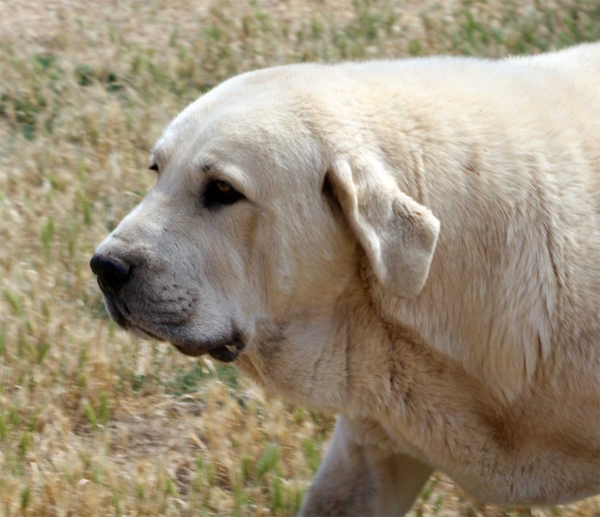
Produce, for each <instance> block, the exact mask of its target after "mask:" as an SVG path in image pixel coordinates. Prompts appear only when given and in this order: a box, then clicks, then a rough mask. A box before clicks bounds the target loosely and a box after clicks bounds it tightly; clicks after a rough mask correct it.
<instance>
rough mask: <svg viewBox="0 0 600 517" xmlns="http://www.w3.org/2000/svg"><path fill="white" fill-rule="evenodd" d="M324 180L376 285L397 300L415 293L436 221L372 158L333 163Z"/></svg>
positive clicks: (437, 226) (436, 231)
mask: <svg viewBox="0 0 600 517" xmlns="http://www.w3.org/2000/svg"><path fill="white" fill-rule="evenodd" d="M325 181H326V182H329V183H330V187H329V186H328V188H330V190H331V193H332V195H334V196H335V197H336V199H337V201H338V203H339V205H340V207H341V209H342V212H343V213H344V216H345V217H346V219H347V220H348V223H349V225H350V228H351V229H352V231H353V232H354V234H355V235H356V238H357V239H358V241H359V243H360V244H361V245H362V247H363V248H364V250H365V252H366V255H367V258H368V260H369V263H370V265H371V267H372V268H373V271H374V273H375V276H376V277H377V279H378V280H379V281H380V282H381V284H383V286H385V287H386V288H388V289H389V290H390V291H391V292H393V293H395V294H396V296H399V297H401V298H411V297H413V296H416V295H417V294H419V292H421V290H422V289H423V286H424V285H425V281H426V280H427V275H428V274H429V266H430V265H431V260H432V258H433V252H434V250H435V246H436V242H437V238H438V234H439V231H440V221H439V220H438V219H437V218H436V217H435V216H434V215H433V214H432V213H431V211H430V210H429V209H427V208H426V207H424V206H423V205H421V204H419V203H417V202H416V201H415V200H414V199H412V198H411V197H409V196H407V195H406V194H405V193H404V192H402V191H401V190H400V189H399V188H398V186H397V184H396V182H395V181H394V179H393V177H392V175H391V174H390V173H389V171H388V170H387V169H386V167H385V165H384V164H383V163H381V162H380V161H379V160H378V159H376V158H373V157H368V156H361V157H359V158H354V159H350V158H348V159H346V158H344V159H336V160H334V161H333V163H332V164H331V167H330V168H329V170H328V172H327V177H326V179H325Z"/></svg>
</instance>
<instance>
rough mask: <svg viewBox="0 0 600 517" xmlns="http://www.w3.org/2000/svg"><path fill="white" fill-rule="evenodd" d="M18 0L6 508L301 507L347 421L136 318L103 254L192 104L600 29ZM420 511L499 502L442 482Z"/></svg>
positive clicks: (3, 83) (434, 8)
mask: <svg viewBox="0 0 600 517" xmlns="http://www.w3.org/2000/svg"><path fill="white" fill-rule="evenodd" d="M48 5H51V7H48V6H47V5H46V4H42V2H36V3H33V4H32V3H31V2H24V1H23V0H4V1H3V2H2V3H0V10H1V12H2V14H1V17H2V21H3V28H2V31H1V32H0V242H1V245H0V381H1V382H0V515H6V516H16V515H30V516H59V515H114V516H118V515H123V516H125V515H138V516H143V515H169V516H175V515H177V516H179V515H181V516H188V515H292V514H294V513H295V512H296V511H297V509H298V507H299V505H300V504H301V501H302V497H303V495H304V493H305V491H306V489H307V486H308V484H309V481H310V479H311V478H312V476H313V474H314V472H315V471H316V469H317V468H318V465H319V462H320V460H321V457H322V454H323V451H324V450H325V448H326V444H327V440H328V436H329V433H330V431H331V428H332V424H333V417H332V416H331V415H319V414H315V413H313V412H310V411H306V410H304V409H302V408H295V407H290V406H288V405H286V404H284V403H283V402H282V401H280V400H279V399H278V398H277V397H275V396H272V395H270V394H266V393H263V392H261V391H260V390H258V389H257V388H256V387H255V386H253V385H252V384H251V383H250V382H249V381H248V380H247V379H245V378H244V377H241V376H238V374H237V372H236V370H235V369H234V368H232V367H230V366H221V365H218V364H216V363H213V362H211V361H210V360H208V359H200V360H192V359H189V358H185V357H183V356H181V355H179V354H178V353H177V352H176V351H175V350H173V349H172V348H171V347H169V346H168V345H166V344H163V343H155V342H143V341H140V340H138V339H137V338H135V337H133V336H130V335H128V334H126V333H124V332H122V331H121V330H119V329H117V327H116V326H115V325H114V323H112V322H110V321H109V320H108V318H107V316H106V313H105V311H104V309H103V307H102V302H101V299H100V295H99V291H98V288H97V286H96V285H95V282H94V279H93V278H92V275H91V273H90V271H89V267H88V261H89V258H90V256H91V254H92V252H93V250H94V248H95V246H96V245H97V244H98V243H99V242H100V241H101V240H102V239H103V238H104V236H105V235H106V233H107V232H108V231H110V230H112V229H113V228H114V227H115V225H116V224H117V223H118V221H119V220H120V218H121V217H123V216H124V215H125V214H126V213H127V212H128V211H129V210H130V209H131V208H132V207H133V206H134V205H135V204H136V203H137V202H138V201H139V200H140V199H141V197H142V196H143V194H144V192H145V191H146V190H147V189H148V188H149V187H150V186H151V185H152V183H153V176H152V174H150V173H148V172H147V171H146V170H145V169H146V167H147V158H148V154H149V149H150V148H151V146H152V144H153V143H154V140H155V139H156V138H157V137H158V135H159V134H160V131H161V130H162V128H163V127H164V126H165V124H167V123H168V121H169V120H170V119H171V118H172V117H173V116H174V115H175V114H176V113H177V112H178V111H179V110H180V109H182V108H183V107H184V106H185V105H186V104H187V103H188V102H190V101H191V100H193V99H195V98H196V97H198V96H199V95H200V94H202V93H203V92H205V91H206V90H208V89H209V88H211V87H213V86H215V85H216V84H218V83H219V82H220V81H222V80H223V79H225V78H227V77H229V76H231V75H232V74H236V73H239V72H242V71H245V70H251V69H255V68H258V67H264V66H268V65H276V64H283V63H290V62H298V61H306V60H315V61H324V62H333V61H338V60H340V59H365V58H379V57H388V58H389V57H400V56H418V55H430V54H434V53H451V54H467V55H477V56H490V57H501V56H505V55H507V54H511V53H522V52H539V51H544V50H551V49H556V48H560V47H564V46H566V45H569V44H572V43H576V42H581V41H588V40H597V39H599V38H600V2H599V1H598V0H569V1H567V0H552V1H550V2H545V1H544V2H542V0H536V1H533V2H526V3H523V2H520V1H517V0H462V1H460V0H456V1H450V0H448V1H441V0H440V1H439V2H437V3H436V2H428V3H427V6H426V7H425V4H424V3H423V4H420V3H419V2H412V1H405V2H404V1H391V0H390V1H380V2H375V1H366V0H355V1H354V2H349V1H347V2H344V1H342V0H337V1H335V0H334V1H332V2H327V3H323V2H316V1H314V0H293V1H291V2H289V3H286V4H285V5H280V4H279V3H276V2H269V1H267V0H265V1H255V2H249V3H247V4H245V3H242V2H234V1H233V0H231V1H230V2H225V1H224V2H220V3H210V2H209V1H208V0H206V1H204V2H192V1H191V0H179V1H177V2H163V1H159V0H157V1H152V2H137V1H135V0H122V1H119V2H112V3H106V2H94V3H90V2H83V0H60V1H57V2H52V3H51V4H48ZM413 514H414V515H423V516H430V515H521V514H523V515H537V516H541V515H569V516H573V515H581V516H584V515H585V516H590V515H598V514H600V500H599V499H598V498H596V499H590V500H588V501H585V502H582V503H580V504H579V505H570V506H566V507H560V508H554V509H544V510H533V512H532V513H529V512H526V511H523V512H520V511H517V510H507V509H501V508H495V507H488V506H483V505H480V504H478V503H477V502H475V501H473V500H472V499H470V498H469V497H468V496H467V495H466V494H464V493H463V492H462V491H461V490H460V489H458V488H456V487H455V486H454V485H453V484H452V483H451V482H450V481H449V480H448V479H447V478H445V477H444V476H442V475H439V474H436V475H435V476H434V477H432V479H431V480H430V482H429V483H428V485H427V486H426V487H425V489H424V491H423V493H422V496H421V498H420V499H419V501H418V503H417V504H416V506H415V508H414V509H413Z"/></svg>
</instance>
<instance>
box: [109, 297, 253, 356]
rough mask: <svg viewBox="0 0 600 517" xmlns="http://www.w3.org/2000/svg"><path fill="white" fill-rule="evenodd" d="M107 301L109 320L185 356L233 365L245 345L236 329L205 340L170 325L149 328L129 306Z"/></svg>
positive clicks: (111, 300)
mask: <svg viewBox="0 0 600 517" xmlns="http://www.w3.org/2000/svg"><path fill="white" fill-rule="evenodd" d="M104 301H105V304H106V308H107V310H108V313H109V315H110V317H111V318H112V319H113V320H114V321H115V323H116V324H117V325H119V326H120V327H121V328H123V329H125V330H127V331H128V332H131V333H132V334H135V335H137V336H139V337H142V338H146V339H156V340H158V341H167V342H169V343H171V344H172V345H174V346H175V348H176V349H177V350H179V351H180V352H181V353H182V354H184V355H188V356H191V357H199V356H202V355H205V354H208V355H210V356H211V357H212V358H213V359H216V360H217V361H221V362H224V363H232V362H233V361H235V360H236V359H237V358H238V357H239V356H240V355H241V354H242V352H243V350H244V348H245V346H246V344H245V340H244V338H243V336H242V334H241V332H239V331H238V330H233V331H232V332H231V333H230V335H229V336H227V337H222V338H219V339H209V340H203V341H200V340H197V339H189V338H187V336H185V335H182V334H184V333H182V331H181V326H176V327H175V329H170V328H169V326H167V325H163V326H162V327H161V328H160V329H150V328H148V327H147V326H145V325H141V324H140V323H139V322H137V321H136V320H134V318H133V317H132V314H131V312H130V310H129V308H128V307H127V306H126V305H123V307H120V306H119V305H118V304H117V303H116V302H115V300H113V299H112V298H110V297H109V296H105V297H104Z"/></svg>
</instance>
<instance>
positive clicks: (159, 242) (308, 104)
mask: <svg viewBox="0 0 600 517" xmlns="http://www.w3.org/2000/svg"><path fill="white" fill-rule="evenodd" d="M326 70H327V69H326V68H321V67H319V68H314V69H311V68H310V67H302V66H300V67H292V68H289V67H285V68H282V69H272V70H266V71H261V72H255V73H252V74H246V75H243V76H239V77H237V78H234V79H232V80H230V81H228V82H226V83H224V84H223V85H221V86H219V87H218V88H216V89H215V90H213V91H212V92H210V93H208V94H206V95H205V96H203V97H202V98H200V99H199V100H198V101H196V102H195V103H193V104H191V105H190V106H189V107H188V108H187V109H185V110H184V111H183V112H182V113H181V114H180V115H179V116H178V117H177V118H175V120H174V121H173V122H172V123H171V124H170V126H169V127H168V128H167V129H166V131H165V132H164V134H163V135H162V137H161V138H160V140H159V141H158V143H157V144H156V146H155V148H154V151H153V154H152V158H151V160H152V161H151V168H152V169H154V170H155V171H156V174H157V183H156V186H155V187H154V188H153V189H152V190H151V191H150V192H149V193H148V194H147V196H146V197H145V199H144V200H143V201H142V202H141V203H140V204H139V206H137V207H136V208H135V209H134V210H133V211H132V212H131V213H130V214H129V215H128V216H127V217H125V218H124V219H123V221H122V222H121V223H120V224H119V226H118V227H117V228H116V229H115V230H114V231H113V232H112V233H111V234H110V235H109V236H108V237H107V238H106V239H105V240H104V242H103V243H102V244H101V245H100V246H99V247H98V249H97V250H96V253H95V255H94V257H93V258H92V262H91V266H92V269H93V270H94V272H95V273H96V274H97V276H98V282H99V284H100V287H101V288H102V292H103V294H104V298H105V301H106V306H107V308H108V310H109V312H110V314H111V316H112V317H113V318H114V320H115V321H116V322H117V323H119V324H120V325H121V326H123V327H124V328H126V329H131V330H134V331H137V332H140V333H142V334H145V335H149V336H152V337H157V338H160V339H163V340H168V341H170V342H172V343H173V344H174V345H175V346H176V347H177V348H178V349H179V350H181V351H182V352H184V353H186V354H190V355H199V354H203V353H208V354H210V355H212V356H213V357H215V358H217V359H220V360H223V361H233V360H235V359H236V358H237V357H238V356H240V355H242V354H245V353H246V352H248V351H249V350H251V349H253V348H256V347H257V346H259V345H260V342H261V341H265V340H267V341H269V342H270V343H271V344H272V346H277V347H285V351H282V352H284V353H285V354H297V355H296V357H297V358H298V359H299V360H301V357H302V354H303V353H306V351H307V350H313V351H314V350H315V347H328V346H330V343H329V341H330V340H331V339H333V336H332V334H331V329H329V328H328V321H329V320H330V319H331V315H332V314H333V312H334V311H335V307H336V304H337V303H338V301H339V299H340V297H342V296H344V295H345V293H347V291H348V289H350V288H351V286H352V285H353V284H354V283H355V282H356V279H357V275H358V274H359V269H360V268H359V267H357V265H358V262H359V261H360V260H363V258H365V259H366V262H367V263H368V267H369V268H370V270H371V271H372V273H373V278H375V279H376V280H377V281H379V282H380V283H382V284H383V285H384V286H386V287H387V288H389V290H390V291H392V292H393V293H395V294H396V295H397V296H400V297H411V296H414V295H416V294H417V293H418V292H419V291H420V290H421V288H422V287H423V285H424V283H425V280H426V278H427V274H428V270H429V265H430V262H431V258H432V254H433V251H434V248H435V244H436V239H437V235H438V231H439V222H438V220H437V219H436V218H435V217H434V216H433V215H432V214H431V213H430V212H429V211H428V210H427V209H426V208H424V207H423V206H421V205H420V204H418V203H417V202H416V201H414V200H413V199H412V198H411V197H409V196H407V195H405V194H404V193H403V192H402V191H401V190H400V189H399V188H398V186H397V184H396V182H395V181H394V178H393V174H392V173H391V172H390V170H389V168H388V167H387V166H386V165H385V163H384V160H383V159H382V158H381V156H379V155H378V153H377V147H376V142H375V141H374V140H373V139H372V138H371V135H370V133H369V130H368V125H366V124H364V123H358V124H357V123H356V121H355V120H354V119H353V117H354V114H353V113H351V112H350V110H352V109H356V108H352V107H351V106H346V105H345V104H344V103H343V102H341V101H340V99H337V98H336V95H335V93H331V92H330V88H329V86H328V82H329V81H331V80H334V79H332V78H327V79H326V80H322V81H320V82H319V81H316V77H315V75H314V74H317V75H318V74H319V73H325V71H326ZM357 100H360V99H357ZM344 110H346V111H344ZM272 346H271V348H270V350H272ZM298 354H300V355H298Z"/></svg>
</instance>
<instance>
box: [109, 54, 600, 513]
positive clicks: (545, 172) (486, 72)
mask: <svg viewBox="0 0 600 517" xmlns="http://www.w3.org/2000/svg"><path fill="white" fill-rule="evenodd" d="M599 85H600V44H589V45H581V46H578V47H574V48H571V49H567V50H565V51H562V52H558V53H554V54H548V55H543V56H529V57H525V58H513V59H508V60H503V61H486V60H478V59H467V58H449V57H439V58H425V59H412V60H404V61H380V62H366V63H346V64H341V65H337V66H326V65H313V64H307V65H294V66H286V67H279V68H273V69H266V70H261V71H257V72H252V73H248V74H244V75H241V76H238V77H235V78H233V79H231V80H229V81H227V82H225V83H224V84H223V85H221V86H219V87H218V88H216V89H215V90H213V91H211V92H209V93H208V94H206V95H205V96H203V97H202V98H200V99H199V100H198V101H196V102H195V103H193V104H192V105H190V106H189V107H187V108H186V109H185V110H184V111H183V112H182V113H181V114H180V115H179V116H178V117H177V118H176V119H175V120H174V121H173V122H172V123H171V125H170V126H169V128H168V129H167V130H166V131H165V133H164V134H163V136H162V138H161V139H160V141H159V142H158V143H157V146H156V150H155V156H156V159H157V160H158V164H159V167H160V170H161V172H160V177H159V180H158V183H157V186H156V187H155V189H153V191H152V192H151V193H150V194H149V195H148V197H147V198H146V200H145V201H144V202H143V205H142V206H141V207H140V208H138V209H137V211H136V212H135V213H134V214H133V215H132V216H130V217H128V218H126V219H125V220H124V221H123V222H122V223H121V225H119V227H118V228H117V230H115V232H113V234H112V235H111V236H110V237H109V238H108V239H107V240H106V241H105V242H104V243H103V244H102V246H101V247H100V248H99V252H102V253H108V254H115V255H119V256H120V257H124V258H125V259H126V260H129V261H131V262H135V263H136V264H138V263H139V264H140V267H138V268H137V272H136V275H137V276H136V277H135V279H134V280H135V282H134V285H133V286H132V287H131V288H128V289H129V290H128V289H125V290H124V291H123V293H121V295H120V298H119V299H117V300H116V301H115V300H112V301H111V300H107V303H108V304H109V306H110V303H115V304H117V307H118V304H119V303H126V304H127V305H128V307H129V309H130V310H131V316H130V317H129V318H125V320H123V321H122V323H123V324H124V325H125V326H126V327H128V328H134V329H138V330H139V329H141V330H142V331H144V330H145V331H147V332H151V333H152V334H153V335H157V336H159V337H161V338H164V339H168V340H170V341H173V342H174V343H175V344H176V345H177V346H178V347H179V348H180V349H181V350H182V351H184V352H186V353H192V354H197V353H201V352H202V351H203V350H205V349H206V348H207V347H210V346H211V345H210V343H211V342H212V341H214V340H215V339H218V338H219V337H222V336H227V335H228V334H230V333H231V331H232V329H234V328H235V329H239V330H240V331H241V333H242V334H243V336H244V338H245V340H246V347H245V349H244V352H243V354H242V355H241V357H239V358H238V359H237V364H239V366H240V368H242V369H243V370H244V371H246V372H248V374H249V375H251V376H252V377H253V378H255V379H256V380H257V381H258V382H260V383H261V384H263V385H265V386H267V387H268V388H270V389H273V390H275V391H277V392H278V393H280V394H281V395H282V396H284V397H286V398H288V399H289V400H291V401H293V402H296V403H299V404H305V405H308V406H311V407H314V408H317V409H320V410H327V411H335V412H337V413H339V414H340V415H342V416H340V419H339V422H338V426H337V428H336V431H335V433H334V439H333V443H332V445H331V448H330V451H329V452H328V453H327V456H326V458H325V461H324V463H323V466H322V467H321V471H320V473H319V474H318V475H317V477H316V480H315V483H314V484H313V487H312V488H311V490H310V493H309V494H308V497H307V500H306V502H305V505H304V508H303V513H304V514H305V515H322V514H327V513H333V514H336V515H341V514H356V512H357V511H359V510H360V511H361V512H362V513H365V514H367V513H370V514H383V513H385V514H387V513H404V512H405V511H407V510H408V509H409V508H410V506H411V504H412V501H413V500H414V498H415V497H416V495H417V494H418V492H419V490H420V487H421V486H422V484H423V483H424V482H425V480H426V479H427V477H428V475H429V473H430V471H431V469H433V468H435V469H440V470H443V471H444V472H446V473H447V474H449V475H450V476H451V477H452V478H453V479H454V480H455V481H456V482H457V483H459V484H460V485H461V486H463V487H464V488H465V489H467V490H469V491H470V492H471V493H472V494H474V495H475V496H477V497H479V498H481V499H482V500H485V501H489V502H495V503H502V504H556V503H565V502H568V501H573V500H575V499H578V498H583V497H586V496H589V495H592V494H594V493H598V491H599V490H600V479H599V478H600V87H599ZM209 177H212V178H219V179H222V180H224V181H228V182H229V183H231V184H232V185H233V186H234V187H235V188H236V189H237V190H239V191H240V192H242V193H243V194H244V195H245V196H246V198H247V199H248V200H249V201H242V202H239V203H237V204H235V205H231V206H228V207H223V208H222V209H221V210H217V211H208V210H206V209H204V208H203V206H202V203H201V201H200V198H201V192H202V189H203V188H204V185H205V184H206V182H207V181H208V178H209ZM324 184H327V185H330V186H331V193H330V194H323V193H322V187H323V185H324ZM174 314H175V315H183V316H185V317H181V318H179V319H177V318H176V319H177V322H176V323H172V322H170V320H169V318H173V317H174V316H173V315H174Z"/></svg>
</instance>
